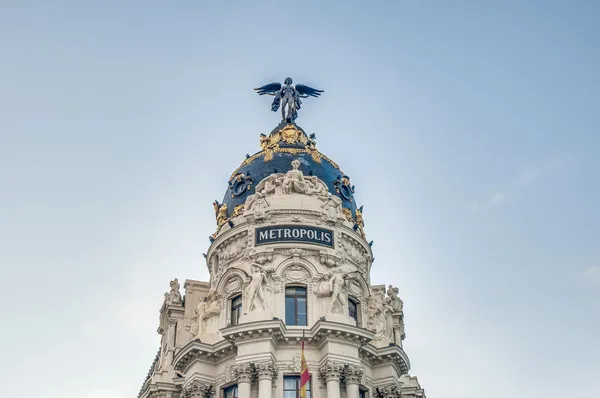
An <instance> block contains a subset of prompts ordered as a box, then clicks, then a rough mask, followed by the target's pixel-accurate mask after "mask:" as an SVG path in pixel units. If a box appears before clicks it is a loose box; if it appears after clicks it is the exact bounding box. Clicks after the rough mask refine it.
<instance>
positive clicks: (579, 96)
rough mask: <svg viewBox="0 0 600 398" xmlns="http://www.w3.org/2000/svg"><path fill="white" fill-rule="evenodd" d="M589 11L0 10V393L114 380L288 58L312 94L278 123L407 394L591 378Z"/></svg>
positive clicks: (96, 389) (598, 360) (106, 389)
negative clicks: (308, 157)
mask: <svg viewBox="0 0 600 398" xmlns="http://www.w3.org/2000/svg"><path fill="white" fill-rule="evenodd" d="M324 3H325V4H324ZM599 18H600V6H599V4H598V3H597V2H593V1H588V2H584V1H563V2H557V1H503V2H483V1H479V2H475V1H453V2H450V1H447V2H434V1H394V2H391V1H390V2H383V1H374V2H354V1H346V2H343V3H342V2H322V1H302V2H291V3H283V2H267V1H253V2H200V1H177V2H162V1H143V2H142V1H138V2H134V1H129V2H117V1H106V2H85V1H58V0H57V1H53V2H46V1H37V2H34V1H26V0H22V1H8V0H7V1H4V2H2V4H1V5H0V76H1V77H0V87H1V92H2V95H1V96H0V242H2V243H1V244H0V266H1V271H0V272H1V273H0V277H1V278H2V280H3V281H4V282H5V283H4V295H5V298H6V300H5V305H4V314H3V318H4V319H3V322H2V324H3V325H4V327H3V328H2V330H1V331H0V341H2V343H1V344H2V346H1V350H0V351H1V352H2V353H3V354H4V355H3V356H4V360H3V361H2V364H1V365H0V375H1V376H0V378H1V379H2V381H3V383H2V384H3V386H4V387H3V388H4V390H3V392H4V394H5V395H7V396H11V395H17V394H21V393H22V392H23V391H24V390H26V391H27V393H28V394H29V395H30V396H35V397H40V398H46V397H48V398H53V397H61V398H125V397H131V396H135V395H136V394H137V391H138V389H139V387H140V386H141V383H142V381H143V379H144V377H145V374H146V371H147V370H148V368H149V366H150V364H151V361H152V359H153V357H154V355H155V353H156V351H157V349H158V341H159V336H158V335H157V334H156V333H155V330H156V327H157V322H158V310H159V307H160V305H161V302H162V295H163V293H164V292H165V291H166V290H168V282H169V280H170V279H172V278H174V277H178V278H179V279H180V281H183V280H185V279H186V278H189V279H200V280H206V279H207V277H208V273H207V270H206V267H205V264H204V262H203V257H202V252H205V251H206V249H207V247H208V239H207V236H208V235H209V234H210V233H212V232H214V229H215V222H214V214H213V209H212V205H211V203H212V201H213V200H214V199H219V200H220V199H221V198H222V197H223V194H224V191H225V189H226V186H227V178H228V177H229V175H230V173H231V171H233V170H234V169H235V168H236V167H237V166H238V165H239V163H240V162H241V161H242V160H243V159H244V156H245V154H246V153H250V154H252V153H254V152H256V151H257V150H258V149H259V146H258V135H259V134H260V133H266V132H269V131H270V130H271V129H272V128H273V127H274V126H275V125H276V124H277V123H278V121H279V119H278V117H279V115H278V114H276V113H272V112H270V109H269V106H270V102H269V100H268V99H266V98H260V97H258V96H256V94H255V93H254V92H253V91H252V88H253V87H257V86H258V85H261V84H265V83H267V82H271V81H281V80H283V79H284V78H285V77H287V76H291V77H293V78H294V80H295V81H296V82H298V83H304V84H307V85H311V86H313V87H317V88H321V89H324V90H325V93H324V95H323V96H322V97H321V98H319V99H316V100H307V101H305V103H304V106H303V109H302V111H301V114H300V118H299V119H298V123H299V124H300V125H301V126H302V127H303V128H304V129H305V130H306V131H308V132H309V133H315V134H317V142H318V144H317V145H318V148H319V149H320V150H321V151H322V152H323V153H325V154H326V155H328V156H330V157H331V158H333V159H334V160H335V161H336V162H338V163H339V164H340V165H341V167H342V168H343V170H344V171H345V172H346V173H347V174H348V175H350V176H351V177H352V181H353V183H354V184H355V185H356V189H357V193H356V196H357V201H358V202H359V204H364V208H365V210H364V217H365V222H366V231H367V234H368V238H369V239H373V240H374V241H375V245H374V251H375V257H376V261H375V264H374V267H373V274H372V280H373V282H374V283H393V284H394V285H398V286H399V287H400V296H401V297H402V299H403V300H404V303H405V313H406V324H407V340H406V341H405V349H406V351H407V353H408V354H409V356H410V358H411V361H412V365H413V369H412V373H414V374H416V375H418V377H419V380H420V381H421V383H422V385H423V386H424V387H425V388H426V392H427V395H428V397H430V398H433V397H445V398H453V397H456V398H459V397H460V398H481V397H486V398H504V397H506V396H511V397H525V396H528V397H531V396H536V397H537V396H540V397H541V396H543V397H545V398H555V397H556V398H559V397H560V398H563V397H565V396H579V395H581V396H598V395H600V379H599V378H598V376H597V375H598V374H599V373H600V345H599V344H598V342H597V338H598V328H599V327H600V244H599V242H600V210H598V205H597V204H598V203H599V202H600V185H599V184H598V181H599V180H600V158H599V157H598V153H599V151H600V139H599V138H598V137H599V134H598V133H599V131H598V130H599V122H598V115H599V114H600V109H599V108H600V105H599V104H600V95H599V94H598V91H599V89H600V74H599V73H598V72H597V71H598V70H600V48H599V46H600V45H599V44H598V37H600V27H599V25H598V23H597V21H598V19H599ZM32 374H33V375H32ZM30 377H31V379H30Z"/></svg>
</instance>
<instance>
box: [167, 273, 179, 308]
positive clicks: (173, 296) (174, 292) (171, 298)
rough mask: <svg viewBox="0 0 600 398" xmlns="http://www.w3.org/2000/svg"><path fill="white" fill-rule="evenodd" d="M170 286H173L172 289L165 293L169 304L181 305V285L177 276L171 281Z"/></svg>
mask: <svg viewBox="0 0 600 398" xmlns="http://www.w3.org/2000/svg"><path fill="white" fill-rule="evenodd" d="M169 286H170V287H171V291H170V292H169V293H165V301H166V302H167V304H169V305H181V304H182V300H181V293H179V289H180V288H181V285H180V284H179V281H178V280H177V278H175V279H174V280H172V281H171V282H169Z"/></svg>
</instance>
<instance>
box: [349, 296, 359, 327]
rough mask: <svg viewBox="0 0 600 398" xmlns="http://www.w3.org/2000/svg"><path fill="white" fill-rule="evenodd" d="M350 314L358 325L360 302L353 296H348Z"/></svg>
mask: <svg viewBox="0 0 600 398" xmlns="http://www.w3.org/2000/svg"><path fill="white" fill-rule="evenodd" d="M348 315H350V318H352V319H354V322H356V325H357V326H358V303H357V302H356V301H354V300H353V299H351V298H348Z"/></svg>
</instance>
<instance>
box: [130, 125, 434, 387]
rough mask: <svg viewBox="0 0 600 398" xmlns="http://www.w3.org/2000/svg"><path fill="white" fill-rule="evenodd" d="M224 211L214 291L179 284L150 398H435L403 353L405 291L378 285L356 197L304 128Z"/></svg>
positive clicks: (264, 153)
mask: <svg viewBox="0 0 600 398" xmlns="http://www.w3.org/2000/svg"><path fill="white" fill-rule="evenodd" d="M260 145H261V149H262V150H261V151H260V152H258V153H257V154H255V155H253V156H247V158H246V159H245V160H244V162H243V163H242V165H241V166H240V167H239V168H238V169H237V170H236V171H234V173H233V174H232V175H231V178H230V181H229V186H228V189H227V192H226V194H225V198H224V199H223V202H221V203H219V202H215V203H214V204H213V206H214V209H215V217H216V221H217V230H216V232H215V233H214V234H213V235H212V236H211V237H210V241H211V244H210V248H209V249H208V252H207V254H206V262H207V266H208V269H209V272H210V280H209V281H208V282H204V281H197V280H193V279H188V280H186V281H185V282H184V284H183V289H184V291H185V293H184V295H183V296H182V295H181V292H180V290H181V285H180V283H179V281H178V280H177V279H175V280H173V281H171V283H170V292H168V293H165V297H164V302H163V304H162V307H161V309H160V322H159V327H158V333H159V334H160V335H161V346H160V349H159V351H158V354H157V355H156V358H155V359H154V362H153V363H152V366H151V368H150V371H149V373H148V375H147V378H146V380H145V381H144V383H143V386H142V388H141V390H140V393H139V398H151V397H152V398H159V397H160V398H184V397H185V398H208V397H214V398H230V397H241V398H258V397H260V398H292V397H294V398H298V397H299V392H298V387H299V376H300V347H301V342H302V341H304V344H305V351H304V352H305V357H306V361H307V364H308V368H309V372H310V375H311V378H310V385H309V392H308V395H307V397H309V398H310V397H312V398H325V397H327V398H362V397H369V398H380V397H381V398H383V397H385V398H387V397H425V394H424V391H423V389H422V388H421V386H420V385H419V382H418V381H417V378H416V377H413V376H411V375H410V374H409V370H410V362H409V360H408V356H407V355H406V353H405V352H404V349H403V346H402V343H403V340H404V337H405V333H404V318H403V308H402V301H401V299H400V298H399V297H398V288H395V287H393V286H391V285H390V286H384V285H373V284H371V280H370V270H371V265H372V262H373V254H372V251H371V245H370V244H369V242H368V241H367V239H366V236H365V230H364V220H363V215H362V207H358V206H357V205H356V203H355V201H354V190H355V187H354V186H353V185H352V183H351V182H350V177H348V176H347V175H345V174H344V173H343V172H342V171H341V170H340V168H339V166H338V165H337V164H336V163H335V162H333V161H332V160H331V159H329V158H327V157H326V156H325V155H323V154H321V153H320V152H319V151H318V150H317V149H316V144H315V140H314V136H312V135H311V136H310V137H309V136H308V135H307V134H306V133H305V132H304V131H303V130H302V129H301V128H300V127H299V126H297V125H296V124H294V123H284V122H282V124H280V125H279V126H277V127H276V128H275V129H274V130H273V131H272V132H271V133H270V134H269V135H261V138H260Z"/></svg>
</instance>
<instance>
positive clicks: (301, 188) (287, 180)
mask: <svg viewBox="0 0 600 398" xmlns="http://www.w3.org/2000/svg"><path fill="white" fill-rule="evenodd" d="M299 167H300V161H299V160H298V159H294V160H292V169H291V170H290V171H288V172H287V173H285V176H284V177H283V181H282V188H283V193H285V194H290V193H302V194H304V193H306V192H307V184H306V181H305V180H304V174H303V173H302V172H301V171H300V170H298V168H299Z"/></svg>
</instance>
